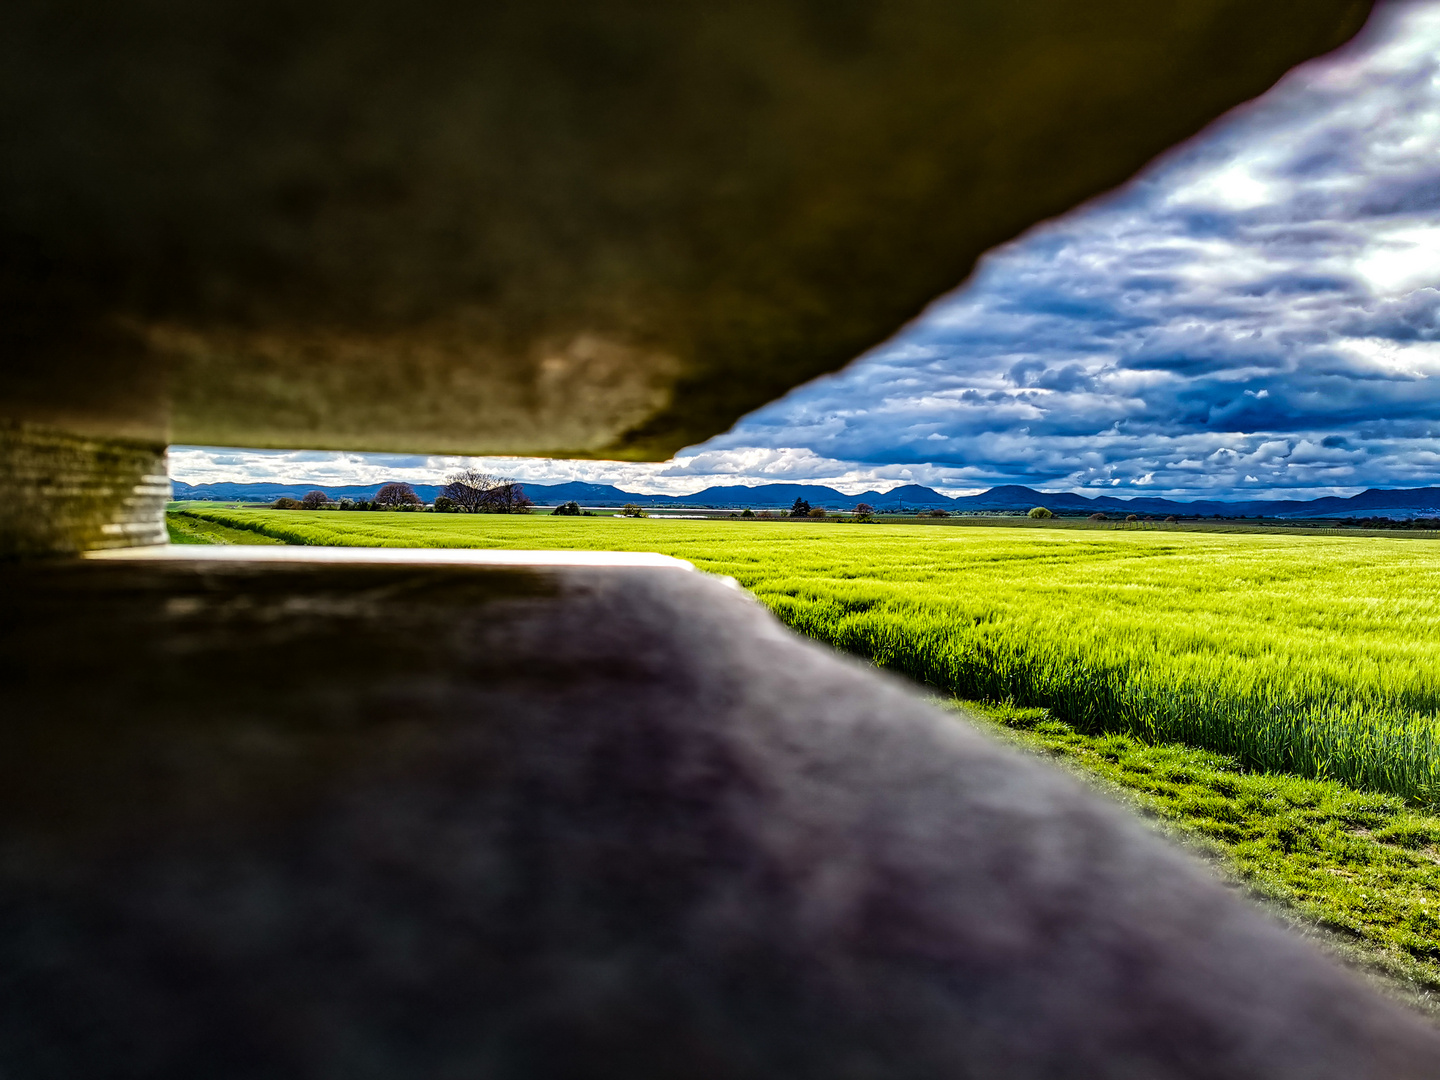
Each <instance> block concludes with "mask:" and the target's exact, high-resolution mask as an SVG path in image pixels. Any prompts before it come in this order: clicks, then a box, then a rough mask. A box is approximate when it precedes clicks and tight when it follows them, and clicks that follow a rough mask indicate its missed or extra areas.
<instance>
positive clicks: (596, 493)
mask: <svg viewBox="0 0 1440 1080" xmlns="http://www.w3.org/2000/svg"><path fill="white" fill-rule="evenodd" d="M412 486H413V487H414V488H415V493H416V494H417V495H419V496H420V497H421V498H422V499H424V500H425V501H426V502H433V501H434V499H435V496H436V495H437V494H438V493H439V492H440V487H439V486H438V485H434V484H414V485H412ZM174 487H175V498H176V499H194V500H204V501H214V502H274V501H275V500H276V499H279V498H282V497H288V498H292V499H298V498H300V497H301V496H303V495H304V494H305V493H306V492H307V491H312V490H314V489H316V488H319V489H320V490H321V491H323V492H325V494H326V495H328V496H330V498H332V499H336V500H339V499H373V498H374V497H375V493H376V492H378V491H379V490H380V488H381V487H382V485H381V484H368V485H348V486H332V487H326V486H325V485H323V484H281V483H259V484H236V483H217V484H187V483H184V482H183V481H179V480H177V481H175V482H174ZM524 488H525V491H526V493H527V494H528V495H529V496H530V497H531V498H532V499H534V500H535V501H536V502H537V503H539V504H540V505H543V506H553V505H555V504H557V503H562V502H569V501H570V500H572V499H573V500H574V501H576V502H578V503H580V504H581V505H583V506H624V505H625V504H626V503H637V504H638V505H640V506H646V507H655V508H664V507H668V508H680V507H699V508H705V509H720V510H729V509H734V510H740V509H747V508H748V509H754V510H783V509H788V508H789V507H790V506H791V505H792V504H793V503H794V502H795V500H796V499H797V498H798V499H804V500H805V501H807V502H808V503H810V504H811V505H812V506H823V507H825V508H826V509H827V510H850V509H853V508H854V507H855V505H856V504H857V503H862V502H863V503H869V504H870V505H871V506H873V507H875V509H876V510H881V511H892V512H893V511H904V510H935V509H943V510H952V511H958V512H960V513H984V512H991V513H995V512H1002V513H1003V512H1015V511H1024V510H1029V509H1030V508H1031V507H1032V506H1047V507H1049V508H1050V509H1051V510H1054V511H1056V512H1057V513H1072V514H1074V513H1084V514H1093V513H1096V512H1103V513H1123V514H1177V515H1195V514H1200V515H1203V516H1205V517H1210V516H1212V515H1215V514H1219V515H1221V516H1222V517H1239V516H1241V515H1244V516H1245V517H1255V516H1264V517H1267V518H1349V517H1354V518H1362V517H1389V518H1413V517H1440V488H1433V487H1428V488H1407V489H1401V490H1396V491H1383V490H1380V489H1375V488H1372V489H1371V490H1369V491H1364V492H1361V493H1360V494H1359V495H1354V496H1351V497H1349V498H1336V497H1328V498H1323V499H1308V500H1299V499H1254V500H1249V501H1245V502H1214V501H1200V502H1178V501H1176V500H1173V499H1155V498H1147V497H1145V496H1143V495H1142V496H1137V497H1134V498H1118V497H1116V496H1113V495H1099V496H1095V497H1089V496H1085V495H1077V494H1075V493H1074V492H1069V491H1058V492H1055V491H1036V490H1035V489H1034V488H1028V487H1021V486H1019V485H1014V484H1011V485H1006V486H1004V487H996V488H991V489H990V490H989V491H985V492H982V493H980V494H979V495H961V496H959V497H957V498H951V497H949V496H947V495H941V494H940V493H939V492H938V491H934V490H932V489H930V488H928V487H921V486H920V485H918V484H906V485H905V486H903V487H898V488H894V489H892V490H890V491H886V492H879V491H864V492H861V493H860V494H858V495H846V494H845V493H844V492H841V491H836V490H835V489H834V488H832V487H825V486H824V485H821V484H758V485H756V486H754V487H746V486H744V485H741V484H724V485H719V486H716V487H708V488H705V489H704V490H703V491H697V492H695V493H694V494H693V495H642V494H639V493H637V492H633V491H625V490H623V489H621V488H618V487H615V486H613V485H611V484H585V483H580V482H579V481H571V482H569V483H564V484H525V485H524Z"/></svg>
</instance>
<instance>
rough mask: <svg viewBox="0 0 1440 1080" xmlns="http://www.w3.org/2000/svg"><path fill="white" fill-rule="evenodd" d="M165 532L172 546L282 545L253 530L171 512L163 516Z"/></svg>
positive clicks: (280, 542)
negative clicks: (168, 535)
mask: <svg viewBox="0 0 1440 1080" xmlns="http://www.w3.org/2000/svg"><path fill="white" fill-rule="evenodd" d="M165 530H166V532H168V533H169V534H170V543H172V544H283V543H285V541H284V540H277V539H276V538H275V537H273V536H266V535H265V534H264V533H263V532H257V531H255V530H253V529H236V528H232V527H231V526H229V525H224V524H221V523H220V522H218V521H211V520H209V519H207V518H204V517H199V516H195V515H191V514H187V513H185V512H184V511H180V512H175V511H171V512H169V513H167V514H166V515H165Z"/></svg>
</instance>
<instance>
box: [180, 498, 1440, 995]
mask: <svg viewBox="0 0 1440 1080" xmlns="http://www.w3.org/2000/svg"><path fill="white" fill-rule="evenodd" d="M169 522H170V528H171V536H172V539H173V540H175V541H176V542H180V543H204V544H226V543H240V544H250V543H270V544H276V543H289V544H342V545H363V546H370V545H380V546H404V547H410V546H429V547H501V548H591V549H609V550H624V551H659V552H663V553H665V554H669V555H675V556H678V557H680V558H683V559H689V560H690V561H691V562H693V563H695V565H696V566H698V567H699V568H700V569H702V570H705V571H709V572H711V573H715V574H724V575H728V576H731V577H734V578H736V579H737V580H739V581H740V583H741V584H743V585H744V586H745V587H746V588H748V589H750V590H751V591H752V592H753V593H754V594H755V595H756V596H758V597H759V598H760V599H761V600H762V601H763V602H764V603H766V604H767V605H768V606H769V607H770V609H771V610H772V611H774V612H775V613H776V614H777V615H778V616H779V617H780V618H781V619H783V620H784V621H785V622H786V623H788V624H789V625H790V626H792V627H794V628H795V629H796V630H798V631H800V632H802V633H805V634H809V635H810V636H812V637H815V638H818V639H820V640H821V641H825V642H828V643H830V644H832V645H835V646H836V647H838V648H842V649H846V650H848V651H850V652H852V653H858V654H860V655H861V656H864V657H866V658H868V659H870V660H872V661H873V662H874V663H876V664H878V665H882V666H884V667H888V668H891V669H893V670H895V671H898V672H902V673H904V674H907V675H909V676H911V677H913V678H916V679H920V680H922V681H925V682H928V683H930V684H932V685H933V686H935V687H936V688H938V689H940V690H942V691H944V692H945V693H947V694H949V695H951V696H953V697H954V698H956V699H959V702H958V703H960V704H963V705H964V707H965V709H966V710H967V712H968V715H969V716H970V717H972V718H975V719H976V720H977V722H979V723H981V724H985V725H988V726H989V728H990V730H991V731H992V733H993V734H995V735H997V736H998V737H1001V738H1004V739H1008V740H1011V741H1013V742H1015V743H1016V744H1017V745H1018V746H1019V747H1020V748H1021V749H1023V750H1025V751H1028V752H1031V753H1036V754H1040V755H1043V756H1045V757H1048V758H1049V759H1051V760H1052V761H1054V762H1056V763H1057V764H1059V765H1061V766H1062V767H1066V768H1069V769H1071V770H1073V771H1074V772H1075V774H1076V775H1077V776H1078V777H1079V778H1080V779H1082V780H1083V781H1085V782H1087V783H1089V784H1092V785H1094V786H1096V787H1098V788H1099V789H1101V790H1102V791H1104V792H1105V793H1106V794H1107V795H1109V796H1111V797H1113V798H1116V799H1119V800H1120V801H1121V802H1122V803H1125V804H1127V805H1129V806H1130V807H1131V808H1132V809H1133V810H1135V811H1136V812H1138V813H1140V814H1141V815H1143V816H1144V817H1147V818H1149V819H1150V820H1151V821H1152V822H1154V823H1156V824H1157V825H1158V826H1159V827H1160V828H1162V829H1163V830H1165V831H1167V832H1168V833H1169V834H1170V835H1172V836H1173V837H1174V838H1176V839H1177V840H1179V841H1180V842H1182V843H1185V844H1187V845H1188V846H1190V847H1191V848H1192V849H1195V850H1197V851H1199V852H1200V853H1201V854H1202V855H1203V856H1205V857H1206V858H1209V859H1211V860H1212V861H1213V864H1214V865H1215V867H1216V869H1217V871H1218V872H1219V873H1221V874H1222V875H1224V876H1226V877H1228V878H1230V879H1231V880H1233V881H1235V882H1236V883H1237V884H1239V885H1240V886H1241V887H1243V888H1245V889H1246V890H1247V891H1248V892H1249V893H1250V894H1251V895H1252V896H1254V897H1256V898H1258V899H1259V900H1261V902H1263V903H1266V904H1267V905H1268V906H1270V907H1271V909H1272V910H1273V911H1275V912H1276V913H1277V914H1278V915H1279V916H1280V917H1281V918H1283V919H1287V920H1289V921H1290V922H1291V924H1292V925H1293V926H1294V927H1295V928H1296V929H1297V930H1299V931H1300V932H1301V933H1304V934H1309V935H1313V936H1318V938H1319V939H1320V940H1321V941H1322V942H1323V944H1324V945H1325V946H1326V947H1327V948H1329V949H1331V950H1332V951H1334V952H1336V953H1337V954H1338V955H1340V956H1341V957H1342V958H1344V959H1346V960H1347V961H1348V962H1350V963H1352V964H1353V965H1354V966H1356V967H1357V968H1358V969H1359V970H1361V971H1362V972H1365V973H1367V974H1368V975H1370V976H1371V977H1373V978H1375V979H1376V980H1377V985H1378V986H1380V987H1381V988H1382V989H1385V990H1388V991H1390V992H1393V993H1396V994H1397V995H1398V996H1400V997H1401V998H1402V999H1404V1000H1407V1001H1409V1002H1411V1003H1412V1004H1414V1005H1417V1006H1419V1007H1420V1008H1422V1009H1424V1010H1426V1011H1428V1012H1430V1013H1431V1014H1432V1015H1434V1016H1435V1017H1436V1018H1437V1019H1440V812H1437V804H1440V718H1437V711H1440V710H1437V704H1440V664H1437V659H1440V634H1437V621H1440V611H1437V603H1436V598H1437V595H1440V543H1436V542H1435V541H1434V540H1428V539H1416V538H1413V537H1409V536H1405V537H1400V536H1380V537H1374V536H1353V535H1352V536H1342V537H1332V536H1325V535H1295V534H1290V535H1286V534H1278V535H1277V534H1275V533H1267V532H1263V531H1260V530H1248V531H1245V532H1211V531H1204V532H1200V531H1163V532H1162V531H1154V530H1147V531H1132V530H1094V529H1077V528H1071V527H1068V523H1066V524H1060V525H1059V527H1054V528H1050V527H1045V528H1030V527H1027V528H1001V527H993V528H992V527H986V526H985V525H983V524H981V523H979V522H973V521H972V522H966V523H965V524H968V525H970V526H972V527H968V528H945V527H937V526H936V525H934V524H929V525H922V524H894V525H892V524H875V525H861V524H853V523H841V522H833V521H831V522H808V521H784V520H781V521H764V520H760V521H731V520H711V521H686V520H665V519H659V518H650V519H639V520H628V519H625V518H618V517H586V518H573V517H572V518H563V517H551V516H548V515H542V514H536V515H533V516H529V517H503V516H492V515H478V516H469V515H465V516H460V515H448V514H445V515H437V514H427V513H355V512H339V511H320V512H312V513H305V512H300V511H275V510H245V509H238V510H237V509H228V508H223V507H217V506H213V505H211V506H203V505H196V504H193V503H191V504H183V505H182V506H181V507H180V508H178V509H177V510H175V511H174V512H172V513H171V514H170V515H169ZM949 523H950V524H955V523H956V521H955V519H951V521H950V522H949ZM999 524H1013V523H1010V522H1001V523H999Z"/></svg>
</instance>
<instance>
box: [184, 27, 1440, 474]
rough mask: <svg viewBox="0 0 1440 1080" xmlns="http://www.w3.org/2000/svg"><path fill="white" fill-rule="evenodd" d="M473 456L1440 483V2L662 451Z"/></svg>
mask: <svg viewBox="0 0 1440 1080" xmlns="http://www.w3.org/2000/svg"><path fill="white" fill-rule="evenodd" d="M456 461H457V459H453V458H426V457H416V456H406V455H383V454H333V453H318V452H310V451H306V452H290V453H286V452H278V451H276V452H260V451H235V450H215V449H207V448H200V447H174V448H172V450H171V472H172V475H173V476H174V477H175V478H176V479H179V480H186V481H190V482H192V483H196V482H201V481H206V480H262V479H263V480H270V479H283V480H287V481H297V482H300V481H308V482H314V483H316V484H318V485H322V486H323V485H324V484H327V483H328V484H341V483H370V482H374V481H378V480H385V479H407V480H411V481H415V482H421V481H423V482H430V481H433V480H434V479H436V478H438V477H439V476H440V475H442V474H443V473H444V472H445V471H446V470H447V469H448V468H451V467H453V466H454V464H455V463H456ZM481 462H482V464H483V465H484V466H485V467H487V468H489V469H490V470H492V471H499V472H504V473H507V474H510V475H514V476H516V477H518V478H520V479H522V480H531V481H535V482H558V481H561V480H571V479H583V480H590V481H594V482H605V483H616V484H619V485H621V486H622V487H626V488H629V489H631V490H636V491H655V492H670V493H683V492H689V491H694V490H697V489H698V488H701V487H704V486H706V485H708V484H710V483H767V482H774V481H787V482H795V481H813V482H819V483H829V484H832V485H834V486H836V487H840V488H842V489H844V490H846V491H851V492H854V491H859V490H862V489H864V488H872V487H878V488H882V489H883V488H889V487H894V486H896V485H897V484H901V483H911V482H918V483H923V484H928V485H930V486H933V487H937V488H939V489H941V490H942V491H946V492H948V493H951V494H956V493H959V492H962V491H978V490H982V489H984V488H987V487H990V486H993V485H995V484H1001V483H1021V484H1027V485H1030V486H1032V487H1040V488H1044V489H1045V490H1050V491H1058V490H1076V491H1087V490H1088V491H1090V492H1092V493H1098V492H1099V491H1100V490H1103V491H1105V492H1107V493H1109V494H1115V495H1127V494H1134V495H1139V494H1146V495H1161V494H1163V495H1170V496H1177V497H1180V498H1186V497H1207V498H1215V497H1222V498H1223V497H1226V496H1231V495H1243V496H1246V497H1251V498H1253V497H1256V496H1260V495H1273V496H1276V497H1281V498H1297V497H1312V496H1315V495H1322V494H1352V493H1354V492H1356V491H1359V490H1362V489H1364V488H1367V487H1422V486H1430V485H1440V0H1426V2H1423V3H1402V4H1392V5H1389V6H1388V7H1385V8H1383V9H1382V10H1381V12H1380V13H1379V14H1377V16H1376V17H1375V18H1374V19H1373V20H1372V22H1371V25H1370V26H1369V27H1368V28H1367V29H1366V31H1365V32H1364V34H1362V36H1361V37H1360V38H1359V39H1358V40H1357V41H1356V42H1354V43H1352V44H1351V45H1350V46H1348V47H1347V48H1345V49H1344V50H1342V51H1341V52H1340V53H1337V54H1335V55H1334V56H1331V57H1327V58H1324V59H1322V60H1318V61H1315V62H1312V63H1311V64H1308V65H1306V66H1304V67H1302V68H1299V69H1297V70H1296V71H1294V72H1292V73H1291V74H1290V75H1289V76H1287V77H1286V78H1285V79H1284V80H1283V81H1282V82H1281V83H1280V84H1279V85H1278V86H1277V87H1275V88H1274V89H1273V90H1272V91H1271V92H1270V93H1268V94H1266V95H1265V96H1264V97H1262V98H1261V99H1259V100H1258V101H1256V102H1253V103H1251V104H1250V105H1248V106H1245V107H1243V108H1241V109H1238V110H1236V111H1235V112H1234V113H1232V114H1230V115H1229V116H1227V117H1225V118H1223V119H1222V120H1220V121H1218V122H1217V123H1216V124H1214V125H1213V126H1212V127H1211V128H1210V129H1209V130H1207V131H1206V132H1204V133H1203V134H1202V135H1201V136H1200V137H1198V138H1197V139H1195V140H1193V141H1192V142H1190V143H1188V144H1186V145H1185V146H1183V147H1180V148H1179V149H1177V150H1175V151H1172V152H1171V153H1170V154H1169V155H1167V156H1165V157H1164V158H1162V159H1161V160H1159V161H1157V162H1155V163H1154V164H1153V165H1152V166H1151V167H1150V168H1149V169H1147V170H1146V171H1145V172H1143V173H1142V174H1141V175H1140V176H1139V177H1137V178H1136V179H1135V180H1134V181H1133V182H1132V183H1130V184H1129V185H1127V186H1126V187H1124V188H1122V189H1121V190H1119V191H1117V192H1115V193H1112V194H1111V195H1109V196H1106V197H1104V198H1102V199H1099V200H1096V201H1095V202H1093V203H1090V204H1088V205H1087V206H1085V207H1082V208H1080V209H1078V210H1076V211H1074V212H1072V213H1071V214H1069V215H1067V216H1065V217H1064V218H1061V219H1059V220H1056V221H1053V222H1049V223H1047V224H1044V225H1041V226H1039V227H1037V228H1035V229H1033V230H1031V231H1030V232H1029V233H1027V234H1026V235H1024V236H1022V237H1020V238H1019V239H1018V240H1016V241H1015V242H1013V243H1011V244H1009V245H1007V246H1005V247H1003V248H1000V249H998V250H996V251H994V252H992V253H991V254H990V255H989V256H987V257H986V258H985V259H984V260H983V261H982V263H981V265H980V266H979V268H978V269H977V271H976V273H975V275H974V276H973V277H972V278H971V279H970V281H968V282H967V283H965V285H964V286H963V287H962V288H960V289H958V290H957V291H956V292H955V293H953V294H951V295H950V296H947V297H945V298H943V299H941V300H939V301H937V302H936V303H935V304H934V305H933V306H932V307H931V309H930V310H929V311H928V312H927V313H926V314H925V315H924V316H923V317H922V318H920V319H919V320H917V321H916V322H915V323H914V324H913V325H912V326H910V327H908V328H906V329H905V330H904V331H903V332H901V333H900V334H899V335H897V336H896V337H895V338H894V339H892V340H891V341H889V342H887V343H885V344H884V345H883V346H881V347H879V348H877V349H875V350H873V351H872V352H871V353H869V354H868V355H866V356H865V357H862V358H861V359H859V360H858V361H857V362H856V363H854V364H853V365H851V366H850V367H849V368H848V369H846V370H845V371H844V372H841V373H840V374H838V375H835V376H831V377H829V378H826V379H822V380H819V381H817V382H814V383H810V384H808V385H806V386H803V387H801V388H799V389H797V390H795V391H793V392H792V393H790V394H789V395H787V396H786V397H785V398H783V399H781V400H780V401H778V402H775V403H774V404H772V405H769V406H767V407H766V408H764V409H761V410H759V411H758V412H755V413H752V414H751V415H750V416H747V417H745V418H744V419H743V420H742V421H741V422H740V423H739V424H737V425H736V427H735V428H734V429H733V430H732V431H730V432H728V433H727V434H725V435H722V436H720V437H718V438H715V439H712V440H711V441H710V442H708V443H705V444H703V445H701V446H698V447H692V448H689V449H687V450H685V451H683V452H682V453H681V454H679V455H677V457H676V458H675V460H673V461H670V462H665V463H661V464H653V465H631V464H620V463H615V462H594V461H587V462H580V461H545V460H540V459H501V458H489V459H481Z"/></svg>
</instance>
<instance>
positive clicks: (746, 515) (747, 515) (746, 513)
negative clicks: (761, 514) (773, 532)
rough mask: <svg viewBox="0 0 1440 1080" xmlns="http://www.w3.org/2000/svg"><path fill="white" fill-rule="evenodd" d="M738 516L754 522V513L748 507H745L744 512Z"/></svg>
mask: <svg viewBox="0 0 1440 1080" xmlns="http://www.w3.org/2000/svg"><path fill="white" fill-rule="evenodd" d="M740 516H741V517H742V518H749V519H750V520H751V521H753V520H755V511H754V510H751V509H750V508H749V507H746V508H745V509H744V510H742V511H740Z"/></svg>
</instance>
